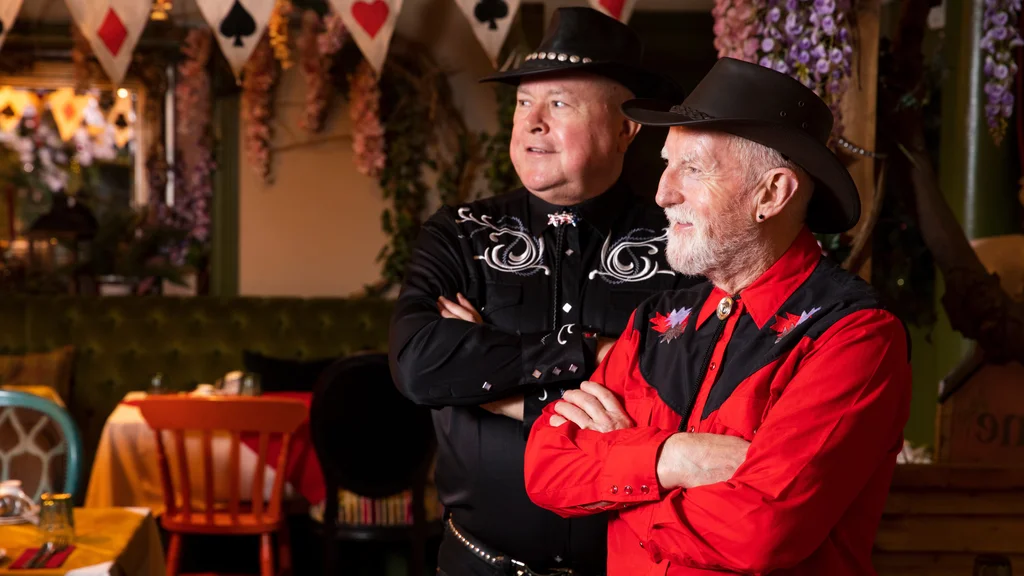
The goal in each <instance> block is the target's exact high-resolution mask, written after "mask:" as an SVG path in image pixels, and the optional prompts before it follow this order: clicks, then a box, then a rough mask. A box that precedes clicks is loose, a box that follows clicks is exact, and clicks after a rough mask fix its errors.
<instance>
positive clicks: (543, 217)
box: [527, 179, 633, 236]
mask: <svg viewBox="0 0 1024 576" xmlns="http://www.w3.org/2000/svg"><path fill="white" fill-rule="evenodd" d="M527 195H528V196H529V198H528V200H527V204H528V206H529V210H530V232H531V233H532V234H533V235H534V236H540V235H541V234H543V233H544V230H545V229H546V228H547V227H548V226H549V225H550V224H549V223H548V216H549V215H551V214H557V213H560V212H565V211H571V212H574V213H575V214H576V216H577V218H578V220H580V221H583V222H587V223H588V224H590V225H591V226H593V227H594V228H595V229H596V230H597V231H598V232H600V233H601V234H602V235H605V234H607V233H608V231H609V230H611V228H612V224H614V223H615V220H616V219H617V217H618V216H619V215H621V214H622V212H623V210H625V209H626V207H627V206H628V205H629V203H630V201H631V200H633V193H632V191H630V189H629V186H627V185H626V184H625V183H624V182H622V180H621V179H620V180H619V181H618V182H616V183H615V184H613V185H612V187H611V188H609V189H608V191H606V192H605V193H603V194H600V195H598V196H595V197H593V198H591V199H589V200H585V201H583V202H580V203H579V204H574V205H572V206H559V205H557V204H551V203H550V202H547V201H545V200H542V199H541V198H538V197H537V196H536V195H535V194H531V193H529V192H527ZM576 225H577V226H579V222H577V224H576ZM563 226H564V224H563ZM569 226H571V224H569Z"/></svg>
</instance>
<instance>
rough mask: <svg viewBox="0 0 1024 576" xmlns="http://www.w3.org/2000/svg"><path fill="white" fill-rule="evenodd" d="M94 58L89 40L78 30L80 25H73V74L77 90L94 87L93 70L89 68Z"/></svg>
mask: <svg viewBox="0 0 1024 576" xmlns="http://www.w3.org/2000/svg"><path fill="white" fill-rule="evenodd" d="M91 56H92V47H91V46H89V40H88V39H87V38H86V37H85V35H84V34H82V31H81V30H79V29H78V25H77V24H75V23H73V22H72V23H71V74H72V77H73V78H74V82H75V90H79V91H81V90H86V89H88V88H89V87H90V86H91V85H92V69H91V68H90V67H89V58H90V57H91Z"/></svg>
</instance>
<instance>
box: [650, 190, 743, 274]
mask: <svg viewBox="0 0 1024 576" xmlns="http://www.w3.org/2000/svg"><path fill="white" fill-rule="evenodd" d="M665 216H666V217H667V218H668V221H669V225H668V243H667V246H666V249H665V257H666V259H667V260H668V264H669V266H671V267H672V269H673V270H675V271H676V272H679V273H680V274H684V275H687V276H708V275H710V274H714V273H716V272H717V273H721V272H724V271H726V270H730V269H732V268H733V267H735V266H737V265H740V264H741V263H742V262H745V261H746V260H747V258H745V257H744V254H743V251H744V250H747V249H749V248H751V247H755V246H757V237H758V229H757V224H755V223H753V222H751V221H750V220H749V219H748V218H747V217H746V216H745V215H744V214H743V213H742V212H741V211H740V209H739V206H734V207H731V209H730V210H729V211H728V212H723V213H720V214H719V217H717V218H715V219H713V220H702V219H700V218H698V217H697V215H696V214H694V213H693V212H692V211H691V210H690V209H689V207H688V206H686V205H685V204H684V205H678V206H670V207H668V208H666V209H665ZM680 222H688V223H690V224H691V226H690V227H689V228H687V229H686V230H679V231H677V230H675V227H674V224H676V223H680Z"/></svg>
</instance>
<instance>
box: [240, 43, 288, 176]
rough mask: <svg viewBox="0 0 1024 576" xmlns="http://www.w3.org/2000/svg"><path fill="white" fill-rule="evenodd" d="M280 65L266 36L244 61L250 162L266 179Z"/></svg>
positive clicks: (246, 139) (244, 101)
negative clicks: (271, 124) (246, 61)
mask: <svg viewBox="0 0 1024 576" xmlns="http://www.w3.org/2000/svg"><path fill="white" fill-rule="evenodd" d="M278 75H279V69H278V66H277V59H276V58H275V57H274V49H273V48H271V46H270V40H269V39H268V38H267V37H266V36H264V37H263V39H262V40H260V43H259V44H258V45H257V46H256V49H255V50H254V51H253V54H252V57H251V58H250V59H249V62H248V63H247V64H246V65H245V78H244V79H243V80H242V119H243V121H244V122H245V151H246V153H247V155H248V157H249V163H250V164H251V165H252V166H253V168H254V169H255V170H256V174H257V175H259V177H260V178H261V179H262V180H263V181H269V180H270V139H271V131H270V119H271V116H272V114H273V103H274V86H275V85H276V84H277V79H278Z"/></svg>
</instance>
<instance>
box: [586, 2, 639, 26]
mask: <svg viewBox="0 0 1024 576" xmlns="http://www.w3.org/2000/svg"><path fill="white" fill-rule="evenodd" d="M590 7H591V8H593V9H594V10H600V11H601V12H604V13H605V14H607V15H609V16H611V17H612V18H615V19H616V20H618V21H620V22H629V17H630V16H632V15H633V8H634V7H636V0H590Z"/></svg>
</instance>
